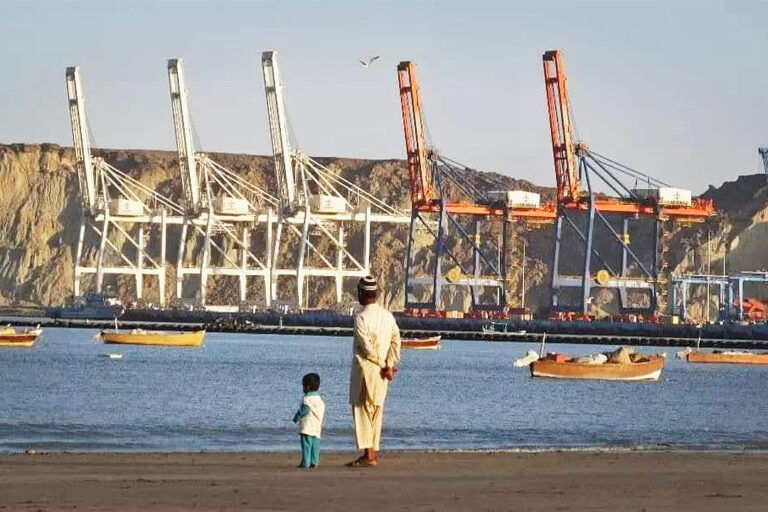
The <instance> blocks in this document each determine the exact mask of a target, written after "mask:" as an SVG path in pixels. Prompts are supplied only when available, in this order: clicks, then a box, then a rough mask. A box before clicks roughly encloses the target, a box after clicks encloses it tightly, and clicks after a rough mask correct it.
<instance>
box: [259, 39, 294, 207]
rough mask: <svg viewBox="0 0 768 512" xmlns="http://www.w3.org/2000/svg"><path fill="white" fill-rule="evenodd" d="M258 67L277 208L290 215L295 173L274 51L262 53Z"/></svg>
mask: <svg viewBox="0 0 768 512" xmlns="http://www.w3.org/2000/svg"><path fill="white" fill-rule="evenodd" d="M261 68H262V71H263V73H264V92H265V94H266V99H267V115H268V116H269V133H270V137H271V139H272V155H273V158H274V162H275V173H276V178H277V187H278V192H279V196H280V206H281V209H283V210H284V211H288V212H290V211H291V210H293V208H294V207H295V205H296V172H295V169H294V166H293V161H292V160H291V146H290V141H289V140H288V118H287V116H286V112H285V98H284V97H283V81H282V78H281V76H280V68H279V66H278V62H277V51H276V50H270V51H266V52H263V53H262V54H261Z"/></svg>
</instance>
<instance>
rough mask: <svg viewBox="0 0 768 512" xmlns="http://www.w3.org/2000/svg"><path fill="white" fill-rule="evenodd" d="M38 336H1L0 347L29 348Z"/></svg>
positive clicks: (27, 334)
mask: <svg viewBox="0 0 768 512" xmlns="http://www.w3.org/2000/svg"><path fill="white" fill-rule="evenodd" d="M38 336H39V335H38V334H36V333H16V334H0V347H12V348H13V347H15V348H29V347H32V346H34V344H35V342H36V341H37V337H38Z"/></svg>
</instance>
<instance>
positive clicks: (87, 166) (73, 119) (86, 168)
mask: <svg viewBox="0 0 768 512" xmlns="http://www.w3.org/2000/svg"><path fill="white" fill-rule="evenodd" d="M66 78H67V96H68V98H69V120H70V125H71V126H72V142H73V144H74V147H75V162H76V163H75V165H76V168H77V179H78V183H79V186H80V198H81V201H82V204H83V207H84V208H86V209H87V210H88V211H94V210H95V209H96V204H97V198H96V177H95V172H94V166H93V157H92V156H91V141H90V137H89V135H88V121H87V119H86V116H85V99H84V98H83V87H82V84H81V82H80V68H79V67H77V66H73V67H69V68H67V73H66Z"/></svg>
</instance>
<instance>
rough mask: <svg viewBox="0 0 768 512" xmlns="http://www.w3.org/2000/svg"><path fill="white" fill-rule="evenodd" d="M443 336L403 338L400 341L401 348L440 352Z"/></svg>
mask: <svg viewBox="0 0 768 512" xmlns="http://www.w3.org/2000/svg"><path fill="white" fill-rule="evenodd" d="M441 338H442V337H441V336H431V337H429V338H403V339H402V340H400V347H401V348H411V349H414V350H438V349H439V348H440V339H441Z"/></svg>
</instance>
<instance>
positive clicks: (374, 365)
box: [349, 303, 400, 451]
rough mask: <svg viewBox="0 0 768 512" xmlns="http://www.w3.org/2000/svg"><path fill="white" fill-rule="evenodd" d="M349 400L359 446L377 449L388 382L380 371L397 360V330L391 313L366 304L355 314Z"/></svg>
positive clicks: (391, 365)
mask: <svg viewBox="0 0 768 512" xmlns="http://www.w3.org/2000/svg"><path fill="white" fill-rule="evenodd" d="M352 354H353V357H352V368H351V371H350V375H349V403H350V404H351V405H352V417H353V419H354V422H355V444H356V445H357V448H358V449H363V448H372V449H373V450H375V451H378V450H379V443H380V441H381V424H382V419H383V417H384V400H385V399H386V397H387V385H388V383H389V381H388V380H387V379H386V378H384V377H382V375H381V370H382V369H383V368H386V367H394V366H395V365H396V364H397V363H398V362H400V329H398V327H397V322H395V317H394V316H392V313H390V312H389V311H387V310H386V309H384V308H382V307H381V306H379V305H378V304H375V303H374V304H369V305H367V306H366V307H365V308H364V309H363V311H361V312H360V313H358V315H357V316H356V317H355V335H354V342H353V348H352Z"/></svg>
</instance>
